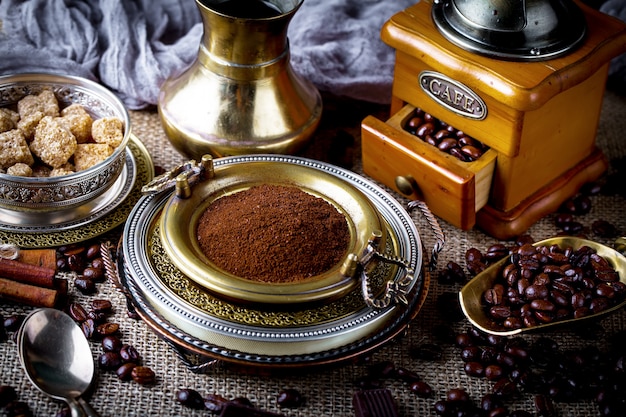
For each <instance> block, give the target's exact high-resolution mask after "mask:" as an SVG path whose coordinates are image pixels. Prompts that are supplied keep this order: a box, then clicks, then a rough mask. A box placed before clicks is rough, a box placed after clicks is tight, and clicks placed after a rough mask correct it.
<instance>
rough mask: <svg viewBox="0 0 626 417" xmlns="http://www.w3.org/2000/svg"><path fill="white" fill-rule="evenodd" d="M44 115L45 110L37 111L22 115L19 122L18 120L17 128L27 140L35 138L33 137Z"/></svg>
mask: <svg viewBox="0 0 626 417" xmlns="http://www.w3.org/2000/svg"><path fill="white" fill-rule="evenodd" d="M43 117H44V114H43V112H41V111H36V112H33V113H29V114H27V115H24V116H22V118H21V119H20V120H19V122H17V128H18V129H19V130H21V131H22V133H23V134H24V138H26V140H27V141H29V142H30V141H31V140H33V137H35V128H36V127H37V125H38V124H39V122H40V121H41V119H43Z"/></svg>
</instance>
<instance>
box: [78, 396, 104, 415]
mask: <svg viewBox="0 0 626 417" xmlns="http://www.w3.org/2000/svg"><path fill="white" fill-rule="evenodd" d="M78 403H79V404H80V406H81V407H83V410H85V414H86V416H87V417H100V414H98V412H97V411H96V410H94V409H93V408H91V406H90V405H89V403H88V402H87V401H85V400H84V399H82V398H81V397H78Z"/></svg>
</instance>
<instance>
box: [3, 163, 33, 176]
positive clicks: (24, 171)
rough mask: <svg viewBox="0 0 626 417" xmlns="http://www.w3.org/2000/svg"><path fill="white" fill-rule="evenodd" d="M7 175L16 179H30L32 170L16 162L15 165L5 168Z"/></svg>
mask: <svg viewBox="0 0 626 417" xmlns="http://www.w3.org/2000/svg"><path fill="white" fill-rule="evenodd" d="M7 174H9V175H14V176H16V177H32V176H33V169H32V168H31V167H30V166H28V165H26V164H25V163H23V162H18V163H17V164H15V165H12V166H10V167H9V168H7Z"/></svg>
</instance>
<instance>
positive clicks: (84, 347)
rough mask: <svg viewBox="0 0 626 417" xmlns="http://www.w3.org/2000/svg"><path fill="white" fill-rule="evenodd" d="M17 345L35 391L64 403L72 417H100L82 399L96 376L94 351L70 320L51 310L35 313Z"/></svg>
mask: <svg viewBox="0 0 626 417" xmlns="http://www.w3.org/2000/svg"><path fill="white" fill-rule="evenodd" d="M17 344H18V349H19V356H20V361H21V362H22V366H23V367H24V369H25V370H26V374H27V376H28V379H30V381H31V382H32V383H33V385H34V386H35V387H37V388H38V389H39V390H40V391H42V392H43V393H44V394H46V395H48V396H50V397H52V398H54V399H57V400H62V401H65V402H66V403H67V404H68V406H69V408H70V411H71V415H72V417H85V416H88V417H98V413H96V412H95V411H94V410H93V409H92V408H91V407H90V406H89V404H87V402H86V401H85V400H84V399H83V398H81V395H83V394H84V393H85V391H86V390H87V389H88V388H89V386H90V385H91V383H92V380H93V377H94V373H95V369H94V368H95V367H94V361H93V356H92V353H91V348H90V347H89V342H88V341H87V339H86V338H85V335H84V334H83V332H82V331H81V329H80V327H78V325H77V324H76V323H75V322H74V320H73V319H72V318H71V317H70V316H68V315H67V314H65V313H63V312H62V311H59V310H56V309H52V308H41V309H37V310H35V311H33V312H32V313H31V314H29V315H28V317H26V319H25V320H24V323H23V324H22V326H21V328H20V330H19V332H18V335H17Z"/></svg>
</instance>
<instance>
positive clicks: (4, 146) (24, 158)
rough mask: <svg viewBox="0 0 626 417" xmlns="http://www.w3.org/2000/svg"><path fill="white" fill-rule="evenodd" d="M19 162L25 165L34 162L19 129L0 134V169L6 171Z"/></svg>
mask: <svg viewBox="0 0 626 417" xmlns="http://www.w3.org/2000/svg"><path fill="white" fill-rule="evenodd" d="M19 162H23V163H25V164H26V165H32V164H33V163H34V162H35V161H34V160H33V155H32V154H31V153H30V150H29V149H28V144H27V143H26V139H25V138H24V135H23V134H22V132H21V131H20V130H19V129H13V130H9V131H8V132H3V133H0V168H3V169H7V168H8V167H10V166H12V165H15V164H17V163H19Z"/></svg>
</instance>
